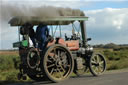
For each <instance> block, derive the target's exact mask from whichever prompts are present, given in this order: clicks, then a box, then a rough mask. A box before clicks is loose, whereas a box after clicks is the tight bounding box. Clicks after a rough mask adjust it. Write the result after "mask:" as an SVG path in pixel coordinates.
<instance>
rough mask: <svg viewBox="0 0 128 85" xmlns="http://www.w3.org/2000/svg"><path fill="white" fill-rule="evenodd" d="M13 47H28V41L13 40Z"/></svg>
mask: <svg viewBox="0 0 128 85" xmlns="http://www.w3.org/2000/svg"><path fill="white" fill-rule="evenodd" d="M13 47H14V48H15V47H28V41H27V40H23V41H20V42H15V43H13Z"/></svg>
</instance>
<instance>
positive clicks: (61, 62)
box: [43, 44, 74, 82]
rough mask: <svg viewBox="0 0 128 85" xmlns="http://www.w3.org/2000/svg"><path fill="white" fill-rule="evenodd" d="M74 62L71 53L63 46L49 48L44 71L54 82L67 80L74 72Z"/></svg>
mask: <svg viewBox="0 0 128 85" xmlns="http://www.w3.org/2000/svg"><path fill="white" fill-rule="evenodd" d="M73 67H74V60H73V58H72V56H71V53H70V51H69V50H68V49H67V48H66V47H64V46H62V45H58V44H57V45H53V46H51V47H49V48H48V49H47V51H46V53H45V55H44V59H43V69H44V72H45V74H46V76H47V77H48V79H50V80H51V81H53V82H60V81H63V80H65V79H67V78H68V77H69V76H70V74H71V73H72V71H73Z"/></svg>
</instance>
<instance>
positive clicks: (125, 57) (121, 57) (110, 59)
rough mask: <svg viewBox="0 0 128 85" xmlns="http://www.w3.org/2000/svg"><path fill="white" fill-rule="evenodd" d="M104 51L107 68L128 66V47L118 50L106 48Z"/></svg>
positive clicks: (113, 68)
mask: <svg viewBox="0 0 128 85" xmlns="http://www.w3.org/2000/svg"><path fill="white" fill-rule="evenodd" d="M102 53H103V54H104V55H105V57H106V60H107V70H116V69H123V68H128V49H121V50H118V51H114V50H111V49H104V50H102Z"/></svg>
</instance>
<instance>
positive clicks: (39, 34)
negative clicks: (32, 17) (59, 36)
mask: <svg viewBox="0 0 128 85" xmlns="http://www.w3.org/2000/svg"><path fill="white" fill-rule="evenodd" d="M48 36H49V29H48V27H47V25H43V24H39V26H38V27H37V30H36V39H37V41H38V42H39V43H38V48H40V49H41V50H43V48H45V45H46V42H47V39H48Z"/></svg>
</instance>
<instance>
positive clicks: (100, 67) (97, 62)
mask: <svg viewBox="0 0 128 85" xmlns="http://www.w3.org/2000/svg"><path fill="white" fill-rule="evenodd" d="M89 69H90V72H91V73H92V74H93V76H98V75H101V74H103V73H104V72H105V70H106V60H105V57H104V56H103V55H101V54H100V53H93V54H92V56H91V58H90V60H89Z"/></svg>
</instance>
